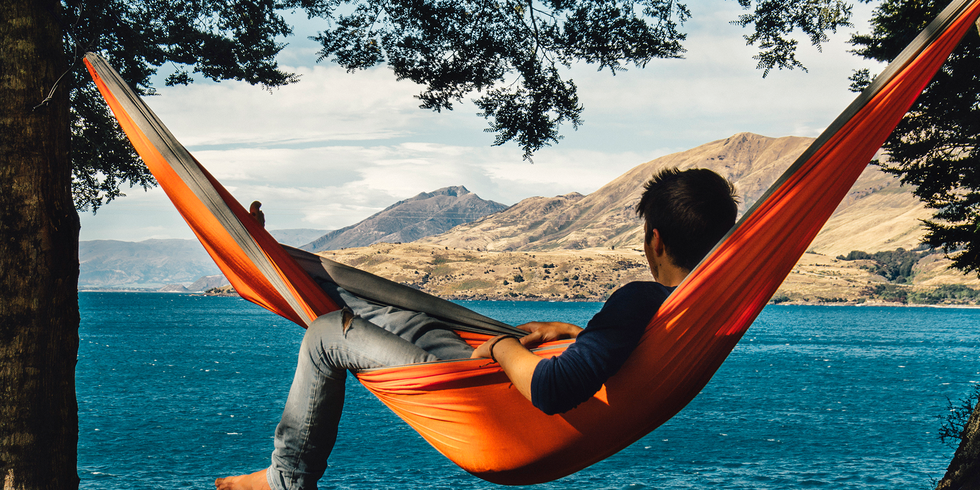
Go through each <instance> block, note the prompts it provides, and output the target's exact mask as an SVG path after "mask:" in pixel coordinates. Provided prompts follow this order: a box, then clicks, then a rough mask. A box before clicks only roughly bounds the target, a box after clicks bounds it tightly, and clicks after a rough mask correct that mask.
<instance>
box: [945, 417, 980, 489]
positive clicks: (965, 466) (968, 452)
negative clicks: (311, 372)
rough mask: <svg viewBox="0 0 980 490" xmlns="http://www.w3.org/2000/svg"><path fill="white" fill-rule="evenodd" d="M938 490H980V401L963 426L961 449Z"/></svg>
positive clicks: (958, 450)
mask: <svg viewBox="0 0 980 490" xmlns="http://www.w3.org/2000/svg"><path fill="white" fill-rule="evenodd" d="M936 489H937V490H971V489H980V401H978V402H977V405H976V406H975V407H974V408H973V413H972V414H971V415H970V420H969V421H968V422H967V423H966V425H965V426H963V434H962V435H961V436H960V447H958V448H956V454H954V455H953V460H952V461H950V463H949V469H947V470H946V476H944V477H943V479H942V480H940V481H939V485H937V486H936Z"/></svg>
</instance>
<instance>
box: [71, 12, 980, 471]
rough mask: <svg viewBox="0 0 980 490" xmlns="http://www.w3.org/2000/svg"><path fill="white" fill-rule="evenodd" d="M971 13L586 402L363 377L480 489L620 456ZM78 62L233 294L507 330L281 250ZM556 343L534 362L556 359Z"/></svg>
mask: <svg viewBox="0 0 980 490" xmlns="http://www.w3.org/2000/svg"><path fill="white" fill-rule="evenodd" d="M978 14H980V0H956V1H954V3H953V4H951V5H950V6H949V7H947V8H946V10H944V11H943V13H942V14H940V16H939V17H938V18H937V19H936V20H935V21H933V23H931V24H930V25H929V27H927V28H926V30H925V31H923V33H922V34H920V36H919V37H918V38H916V39H915V40H914V41H913V42H912V44H911V45H910V46H909V47H908V48H906V50H905V51H904V52H903V53H902V54H901V55H900V56H899V58H898V59H896V60H895V61H894V62H892V64H890V65H889V66H888V68H886V70H885V71H884V72H883V73H882V74H881V75H880V76H879V77H878V78H877V79H876V80H875V81H874V82H873V83H872V85H871V86H870V87H869V88H868V90H866V91H865V92H864V93H862V94H861V95H860V96H858V98H857V99H856V100H855V101H854V102H853V103H852V104H851V105H850V106H849V107H848V108H847V110H845V112H844V113H843V114H842V115H841V116H839V117H838V119H837V120H836V121H835V122H834V123H833V124H832V125H831V126H830V127H829V128H828V129H827V130H826V131H825V132H824V134H823V135H821V136H820V138H818V139H817V140H816V141H815V142H814V143H813V145H811V147H810V148H809V149H808V150H807V151H806V152H805V153H804V154H803V155H801V156H800V158H799V159H798V160H797V161H796V162H795V163H794V164H793V165H792V166H791V167H790V169H789V170H788V171H787V172H786V173H785V174H784V175H783V176H782V177H781V178H780V179H779V181H778V182H776V184H774V185H773V186H772V188H770V190H769V191H768V192H767V193H766V195H765V196H764V197H763V198H762V199H760V200H759V201H758V202H757V203H756V205H755V206H754V207H753V208H752V209H751V210H750V211H749V212H748V213H746V215H745V216H744V217H743V218H742V219H741V220H740V221H739V223H738V224H737V225H736V226H735V228H733V230H732V231H731V232H730V233H729V235H728V236H727V237H726V238H725V239H724V240H723V241H722V242H721V243H720V244H719V245H718V246H717V247H716V248H715V250H714V251H713V252H712V253H711V254H710V255H709V256H708V257H707V258H706V259H705V260H704V261H703V262H702V263H701V264H700V265H699V266H698V267H697V268H696V269H695V270H694V271H693V272H692V273H691V274H690V275H689V276H688V278H687V279H686V280H685V281H684V282H683V283H682V284H681V285H680V286H679V287H678V288H677V290H676V291H675V292H674V293H673V294H672V295H671V296H670V297H669V298H668V299H667V301H666V303H664V305H663V306H662V307H661V308H660V310H659V311H658V312H657V314H656V315H655V316H654V318H653V320H652V321H651V323H650V325H649V326H648V328H647V330H646V333H645V334H644V335H643V337H642V339H641V341H640V344H639V346H638V347H637V348H636V351H635V352H634V353H633V355H632V356H631V357H630V358H629V359H628V360H627V362H626V364H625V365H624V366H623V368H622V369H621V370H620V372H619V373H617V374H616V375H615V376H613V377H612V378H611V379H609V380H608V382H607V383H606V384H605V386H603V388H602V389H601V390H600V391H599V393H597V394H596V395H595V396H594V397H593V398H592V399H591V400H588V401H587V402H585V403H583V404H581V405H579V406H578V407H577V408H575V409H573V410H571V411H569V412H566V413H564V414H560V415H554V416H547V415H545V414H543V413H542V412H540V411H538V410H537V409H536V408H534V407H533V406H532V405H531V404H530V402H528V401H527V400H526V399H525V398H524V397H523V396H521V395H520V394H519V393H518V392H517V390H516V389H514V387H513V386H512V385H511V384H510V382H509V381H508V380H507V378H506V377H505V376H504V374H503V373H502V371H501V370H500V367H499V366H498V365H496V364H495V363H492V362H490V361H487V360H479V359H478V360H460V361H452V362H439V363H431V364H414V365H408V366H397V367H390V368H384V369H376V370H371V371H368V372H362V373H359V374H358V376H357V377H358V379H359V380H360V381H361V383H363V384H364V385H365V386H366V387H367V388H368V389H369V390H370V391H371V392H372V393H374V394H375V395H376V396H377V397H378V398H379V399H381V401H383V402H384V403H385V404H386V405H387V406H388V407H389V408H390V409H391V410H393V411H394V412H395V413H396V414H398V415H399V416H400V417H402V418H403V419H404V420H405V421H406V422H408V423H409V424H410V425H411V426H412V427H413V428H414V429H415V430H417V431H418V432H419V433H420V434H421V435H422V437H424V438H425V439H426V440H427V441H428V442H429V443H430V444H432V445H433V446H434V447H435V448H436V449H437V450H439V451H440V452H441V453H442V454H444V455H446V456H447V457H448V458H449V459H451V460H452V461H454V462H455V463H456V464H458V465H459V466H460V467H462V468H463V469H465V470H466V471H468V472H470V473H472V474H474V475H476V476H479V477H480V478H483V479H486V480H488V481H491V482H496V483H503V484H529V483H536V482H544V481H549V480H553V479H556V478H560V477H562V476H565V475H568V474H571V473H573V472H575V471H578V470H580V469H582V468H585V467H587V466H589V465H591V464H593V463H595V462H598V461H600V460H602V459H604V458H606V457H608V456H610V455H612V454H614V453H616V452H617V451H620V450H622V449H623V448H625V447H626V446H628V445H630V444H631V443H633V442H634V441H636V440H638V439H639V438H641V437H643V436H644V435H646V434H647V433H649V432H650V431H652V430H653V429H655V428H656V427H658V426H659V425H661V424H663V423H664V422H665V421H667V420H668V419H669V418H670V417H672V416H673V415H674V414H676V413H677V412H678V411H680V410H681V409H682V408H683V407H684V406H685V405H687V403H689V402H690V401H691V400H692V399H693V398H694V396H695V395H697V394H698V392H699V391H700V390H701V389H702V388H703V387H704V386H705V384H707V382H708V380H709V379H711V376H712V375H713V374H714V373H715V371H716V370H717V369H718V367H719V366H720V365H721V363H722V362H723V361H724V360H725V358H726V357H727V356H728V354H729V353H730V352H731V351H732V349H733V348H734V347H735V344H736V343H737V342H738V340H739V339H740V338H741V337H742V335H743V334H744V333H745V331H746V330H747V329H748V327H749V325H750V324H751V323H752V322H753V320H754V319H755V318H756V316H757V315H758V314H759V312H760V311H761V310H762V308H763V307H764V306H765V305H766V303H767V302H768V300H769V298H770V297H771V296H772V295H773V294H774V293H775V291H776V289H777V288H778V287H779V285H780V284H781V283H782V281H783V280H784V279H785V277H786V276H787V275H788V274H789V272H790V270H791V269H792V268H793V266H794V265H795V264H796V262H797V261H798V260H799V258H800V257H801V256H802V254H803V253H804V252H805V250H806V248H807V247H808V246H809V244H810V242H811V240H812V239H813V237H814V236H816V234H817V232H818V231H819V230H820V228H821V227H822V226H823V224H824V223H825V222H826V221H827V219H828V218H829V217H830V215H831V214H832V213H833V211H834V209H835V208H836V207H837V205H838V203H840V201H841V200H842V199H843V198H844V196H845V195H846V193H847V192H848V190H849V189H850V187H851V185H852V184H853V183H854V181H855V180H856V179H857V178H858V176H859V175H860V174H861V172H862V170H864V168H865V167H866V166H867V165H868V162H869V161H870V160H871V159H872V157H873V155H874V153H875V152H876V151H877V150H878V148H879V147H880V146H881V144H882V143H883V142H884V141H885V139H886V138H887V137H888V135H889V133H890V132H891V131H892V130H893V129H894V127H895V126H896V125H897V124H898V121H899V120H900V119H901V118H902V116H903V115H904V114H905V112H906V111H907V110H908V109H909V107H910V106H911V105H912V103H913V101H914V100H915V98H916V97H917V96H918V94H919V93H920V92H921V91H922V90H923V88H924V87H925V86H926V84H927V83H928V82H929V80H930V79H931V78H932V76H933V74H934V73H935V72H936V70H938V69H939V67H940V66H941V65H942V64H943V62H944V61H945V59H946V58H947V57H948V56H949V53H950V52H951V51H952V50H953V48H954V47H955V46H956V44H957V43H958V42H959V39H960V38H961V37H962V36H963V35H964V34H965V33H966V32H967V30H968V29H969V28H970V27H971V25H972V24H973V23H974V22H975V21H976V19H977V16H978ZM86 64H87V66H88V67H89V71H90V72H91V74H92V77H93V78H94V79H95V82H96V84H98V87H99V90H100V91H101V92H102V95H103V97H105V99H106V101H107V102H108V104H109V106H110V107H111V108H112V111H113V112H114V113H115V115H116V118H117V119H118V120H119V123H120V125H121V126H122V128H123V130H124V131H125V132H126V134H127V136H128V137H129V139H130V140H131V141H132V143H133V145H134V146H135V147H136V150H137V151H138V152H139V154H140V156H141V157H142V158H143V161H144V162H145V163H146V165H147V166H148V167H149V169H150V171H151V172H152V173H153V175H154V176H156V179H157V181H158V182H159V183H160V186H161V187H163V189H164V190H165V191H166V193H167V195H168V196H169V197H170V199H171V200H172V201H173V203H174V205H175V206H176V207H177V209H178V211H179V212H180V213H181V215H183V217H184V219H185V220H186V221H187V223H188V224H189V225H190V227H191V229H193V230H194V233H195V234H196V235H197V236H198V238H199V239H200V240H201V243H203V244H204V247H205V248H206V249H207V250H208V252H209V253H210V254H211V256H212V257H213V258H214V260H215V261H216V262H217V264H218V266H219V267H220V268H221V270H222V271H223V272H224V274H225V276H226V277H227V278H228V279H229V280H230V281H231V283H232V285H233V286H234V287H235V288H236V289H237V290H238V292H239V293H240V294H241V295H242V297H244V298H246V299H248V300H250V301H253V302H255V303H257V304H259V305H261V306H263V307H265V308H268V309H269V310H271V311H273V312H275V313H278V314H280V315H282V316H284V317H286V318H289V319H290V320H292V321H294V322H296V323H298V324H300V325H304V326H305V325H308V324H309V323H310V322H311V321H312V320H313V319H315V318H316V317H317V316H319V315H321V314H324V313H327V312H329V311H333V310H335V309H337V305H335V304H334V303H333V302H332V301H331V300H330V299H329V298H328V297H327V296H326V295H325V294H324V293H323V292H322V291H321V290H320V288H319V287H318V286H317V285H316V283H315V282H314V281H313V280H312V279H311V276H319V277H323V278H328V279H330V280H333V281H335V282H337V283H338V284H341V285H342V286H344V287H345V288H348V289H349V290H351V291H352V292H354V293H355V294H360V295H363V296H366V297H369V298H372V297H373V299H378V300H383V301H386V302H389V303H391V304H396V305H402V306H405V307H410V306H411V305H413V304H417V301H421V303H425V304H429V305H430V306H431V309H432V310H433V311H435V312H436V313H435V314H437V315H442V316H444V317H451V318H452V319H453V321H455V322H456V323H458V324H460V325H464V324H466V325H474V326H472V327H466V329H468V330H469V331H470V332H478V333H467V334H465V335H467V336H469V337H470V338H471V339H472V340H473V341H474V342H476V341H478V340H479V338H480V337H479V336H480V335H484V337H482V338H486V337H485V336H486V335H492V334H494V333H496V332H499V331H506V330H508V329H509V328H510V327H507V326H505V325H502V324H500V323H499V322H494V321H493V320H491V319H487V318H484V317H481V316H479V315H476V314H475V313H472V312H469V311H468V310H465V309H464V308H461V307H458V306H455V305H452V303H448V302H442V301H441V300H438V299H436V298H432V297H427V296H425V295H424V294H421V293H418V292H416V291H414V290H410V289H409V290H408V291H406V289H408V288H403V287H399V286H398V285H394V284H392V283H390V282H388V281H384V280H382V279H379V278H376V277H374V276H369V275H367V274H366V273H363V272H360V271H357V270H354V269H351V268H348V267H345V266H341V265H339V264H335V263H332V262H330V261H328V260H326V259H321V258H320V257H318V256H314V255H312V254H306V253H304V252H300V251H297V250H295V249H288V250H287V249H286V248H284V247H282V246H280V245H279V244H278V243H276V241H275V240H274V239H273V238H272V237H271V236H270V235H269V234H268V233H267V232H266V231H265V230H263V229H262V228H261V227H260V226H258V224H257V223H256V222H255V221H254V220H253V219H251V217H250V216H249V215H248V212H247V211H246V210H245V209H244V208H243V207H242V206H241V205H239V203H238V202H236V201H235V199H234V198H233V197H232V196H231V195H230V194H229V193H228V192H227V191H226V190H225V189H224V188H223V187H221V185H220V184H218V182H217V181H215V179H214V178H213V177H212V176H211V175H210V174H208V173H207V171H205V170H204V168H203V167H201V166H200V164H198V163H197V161H196V160H194V158H193V157H192V156H191V155H190V154H189V153H188V152H187V151H186V149H184V147H183V146H181V145H180V144H179V143H178V142H177V141H176V140H175V139H174V138H173V136H172V135H171V134H170V132H169V131H168V130H167V129H166V128H165V127H164V126H163V124H162V123H160V121H159V120H158V119H157V118H156V116H155V115H154V114H153V113H152V112H151V111H150V109H149V108H148V107H147V106H146V105H145V104H144V103H143V102H142V101H141V100H140V99H139V98H138V97H137V96H136V95H135V94H134V93H133V92H132V91H131V90H130V89H129V88H128V87H127V86H126V85H125V83H123V82H122V80H121V79H120V78H119V76H118V75H117V74H116V73H115V72H114V71H113V70H112V69H111V68H110V67H109V66H108V65H107V64H106V63H105V61H103V60H102V59H101V58H99V57H98V56H97V55H94V54H91V53H89V54H88V55H86ZM418 295H421V299H420V298H419V297H417V296H418ZM444 303H448V306H447V304H444ZM416 309H419V310H425V311H428V310H429V309H430V307H429V306H425V305H423V306H421V307H417V308H416ZM447 309H448V310H454V309H455V310H454V312H449V313H445V312H446V311H447ZM467 318H468V319H467ZM542 320H547V319H542ZM479 332H483V333H482V334H480V333H479ZM563 345H567V344H565V343H561V342H559V343H554V344H551V345H546V346H544V348H542V349H540V350H538V351H536V352H538V353H539V354H540V355H543V356H551V355H556V354H558V353H560V352H561V351H562V348H563Z"/></svg>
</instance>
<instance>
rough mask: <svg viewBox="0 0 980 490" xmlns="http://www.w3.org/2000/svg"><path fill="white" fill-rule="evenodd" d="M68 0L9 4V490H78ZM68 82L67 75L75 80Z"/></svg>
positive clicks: (3, 395)
mask: <svg viewBox="0 0 980 490" xmlns="http://www.w3.org/2000/svg"><path fill="white" fill-rule="evenodd" d="M60 9H61V6H60V2H59V1H58V0H3V2H0V56H2V60H0V488H2V489H3V490H13V489H16V490H22V489H24V490H34V489H70V488H76V489H77V488H78V473H77V470H76V460H77V446H78V404H77V402H76V401H75V362H76V359H77V355H78V322H79V316H78V229H79V222H78V214H77V213H76V211H75V209H74V206H73V203H72V198H71V163H70V158H69V127H68V121H69V119H68V96H67V92H66V90H67V87H66V86H62V87H61V88H59V89H58V90H57V91H55V93H54V98H53V99H52V100H51V101H50V102H49V103H47V104H46V105H44V106H42V107H38V108H35V106H36V105H37V104H39V103H40V102H41V101H42V100H43V99H44V98H45V97H46V96H47V94H48V92H49V91H50V90H51V88H52V87H53V86H54V85H55V81H56V80H57V79H58V77H59V76H60V75H61V74H62V73H64V71H65V70H66V69H67V68H68V63H67V62H66V56H65V51H64V48H63V45H62V42H63V40H62V33H61V27H60V24H61V23H60V18H59V15H60ZM66 78H67V77H66Z"/></svg>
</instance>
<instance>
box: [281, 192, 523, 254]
mask: <svg viewBox="0 0 980 490" xmlns="http://www.w3.org/2000/svg"><path fill="white" fill-rule="evenodd" d="M504 209H507V206H504V205H503V204H500V203H497V202H493V201H486V200H484V199H481V198H480V197H479V196H477V195H476V194H473V193H472V192H470V191H468V190H467V189H466V188H465V187H462V186H453V187H444V188H442V189H439V190H436V191H433V192H423V193H421V194H419V195H417V196H415V197H413V198H411V199H406V200H404V201H399V202H397V203H395V204H393V205H391V206H389V207H388V208H386V209H385V210H383V211H381V212H379V213H377V214H375V215H373V216H371V217H369V218H367V219H365V220H364V221H361V222H360V223H357V224H355V225H352V226H348V227H346V228H341V229H339V230H335V231H331V232H330V233H327V234H326V235H323V236H322V237H320V238H318V239H316V240H313V241H312V242H310V243H308V244H306V245H304V246H302V247H300V248H302V249H304V250H309V251H313V252H319V251H323V250H337V249H341V248H347V247H364V246H368V245H372V244H375V243H400V242H413V241H415V240H418V239H420V238H424V237H427V236H430V235H435V234H439V233H443V232H445V231H448V230H450V229H452V228H453V227H455V226H457V225H461V224H464V223H469V222H472V221H474V220H478V219H480V218H482V217H484V216H487V215H490V214H493V213H497V212H499V211H503V210H504Z"/></svg>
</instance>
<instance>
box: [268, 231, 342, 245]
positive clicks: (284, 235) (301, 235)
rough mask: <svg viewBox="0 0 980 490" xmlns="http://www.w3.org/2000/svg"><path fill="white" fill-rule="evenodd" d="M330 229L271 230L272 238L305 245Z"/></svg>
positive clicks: (289, 243) (282, 241) (280, 241)
mask: <svg viewBox="0 0 980 490" xmlns="http://www.w3.org/2000/svg"><path fill="white" fill-rule="evenodd" d="M329 231H330V230H314V229H311V228H293V229H289V230H269V234H270V235H272V238H275V239H276V241H277V242H279V243H284V244H286V245H290V246H293V247H298V246H300V245H305V244H307V243H310V242H311V241H313V240H316V239H317V238H320V237H321V236H323V234H324V233H327V232H329Z"/></svg>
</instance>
